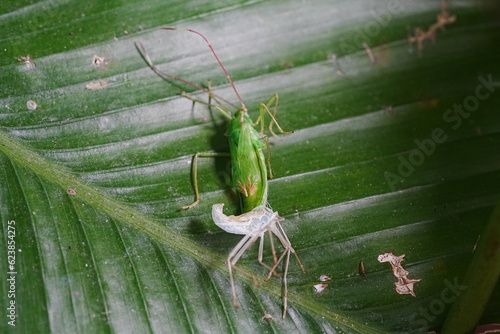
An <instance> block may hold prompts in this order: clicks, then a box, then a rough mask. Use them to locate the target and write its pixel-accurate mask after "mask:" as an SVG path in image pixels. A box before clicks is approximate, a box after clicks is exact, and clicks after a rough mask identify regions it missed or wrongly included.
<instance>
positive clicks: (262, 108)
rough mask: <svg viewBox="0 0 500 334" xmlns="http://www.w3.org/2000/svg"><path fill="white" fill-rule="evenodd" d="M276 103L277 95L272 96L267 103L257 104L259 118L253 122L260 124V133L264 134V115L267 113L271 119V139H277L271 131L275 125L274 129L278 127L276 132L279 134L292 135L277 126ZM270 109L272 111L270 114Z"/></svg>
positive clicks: (277, 101) (269, 127)
mask: <svg viewBox="0 0 500 334" xmlns="http://www.w3.org/2000/svg"><path fill="white" fill-rule="evenodd" d="M278 103H279V95H278V94H274V95H273V96H272V97H271V98H270V99H269V101H267V103H262V102H261V103H260V104H259V118H257V121H255V124H258V123H259V122H260V133H261V134H264V126H265V125H264V115H265V114H266V113H267V114H268V115H269V116H270V117H271V122H269V126H268V129H269V132H270V133H271V134H272V135H273V137H277V138H278V136H277V135H276V133H275V132H274V130H273V125H274V124H276V127H278V131H279V133H281V134H284V135H289V134H291V133H293V131H285V130H283V129H282V128H281V126H280V125H279V123H278V121H277V120H276V113H277V112H278ZM270 108H271V109H273V111H272V112H271V110H270Z"/></svg>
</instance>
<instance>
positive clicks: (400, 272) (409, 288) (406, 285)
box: [377, 253, 421, 297]
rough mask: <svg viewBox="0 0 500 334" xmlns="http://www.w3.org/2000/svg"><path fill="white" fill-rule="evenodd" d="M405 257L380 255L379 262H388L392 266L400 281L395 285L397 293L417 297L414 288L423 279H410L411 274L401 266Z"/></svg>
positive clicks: (387, 254) (388, 254) (391, 254)
mask: <svg viewBox="0 0 500 334" xmlns="http://www.w3.org/2000/svg"><path fill="white" fill-rule="evenodd" d="M404 257H405V254H403V255H400V256H397V255H394V254H393V253H384V254H380V255H379V256H378V258H377V260H378V262H380V263H383V262H388V263H390V264H391V267H392V273H393V274H394V276H395V277H396V278H397V279H398V281H397V282H395V283H394V285H395V286H396V292H397V293H398V294H400V295H412V296H413V297H416V295H415V292H414V291H413V286H414V285H415V283H418V282H420V281H421V279H420V278H418V279H411V278H408V274H409V273H410V272H409V271H407V270H405V269H404V268H403V267H402V266H401V262H403V260H404Z"/></svg>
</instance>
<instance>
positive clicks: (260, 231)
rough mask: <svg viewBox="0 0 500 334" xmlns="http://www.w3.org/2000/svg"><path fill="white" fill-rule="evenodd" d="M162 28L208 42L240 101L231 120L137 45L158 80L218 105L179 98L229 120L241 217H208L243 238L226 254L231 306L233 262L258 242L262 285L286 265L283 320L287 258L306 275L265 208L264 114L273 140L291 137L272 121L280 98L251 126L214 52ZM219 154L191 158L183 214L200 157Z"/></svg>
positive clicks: (216, 212) (215, 212)
mask: <svg viewBox="0 0 500 334" xmlns="http://www.w3.org/2000/svg"><path fill="white" fill-rule="evenodd" d="M162 29H165V30H183V31H188V32H191V33H194V34H196V35H198V36H200V37H201V38H203V40H204V41H205V42H206V43H207V45H208V47H209V48H210V50H211V52H212V54H213V55H214V57H215V59H216V60H217V62H218V63H219V66H220V67H221V68H222V70H223V72H224V74H225V76H226V78H227V80H228V82H229V84H230V85H231V87H232V89H233V91H234V92H235V94H236V97H237V98H238V101H239V102H240V104H241V107H240V108H239V109H238V110H237V112H236V113H235V114H234V116H233V115H232V114H231V112H229V111H228V110H227V108H226V107H225V106H224V105H223V104H222V102H225V103H226V104H229V105H231V106H234V105H233V104H232V103H230V102H228V101H226V100H225V99H223V98H221V97H219V96H217V95H215V94H213V93H212V91H211V89H210V88H209V89H206V88H203V87H200V86H198V85H196V84H194V83H191V82H189V81H186V80H184V79H181V78H178V77H176V76H173V75H170V74H167V73H164V72H162V71H160V70H159V69H158V68H157V67H156V66H155V65H154V64H153V62H152V61H151V59H150V58H149V56H148V54H147V52H146V49H145V48H144V46H143V45H142V44H140V43H139V44H138V46H139V51H140V52H141V55H142V56H143V58H144V59H145V60H146V62H147V64H148V65H149V67H150V68H151V69H152V70H153V71H154V72H156V73H157V74H158V75H160V76H162V77H167V78H170V79H173V80H177V81H180V82H182V83H185V84H187V85H189V86H191V87H194V88H196V89H198V90H202V91H204V92H206V93H208V94H209V97H210V98H211V99H213V100H214V101H216V103H217V104H211V103H206V102H202V101H199V100H195V99H193V98H191V97H190V96H189V95H187V94H183V95H184V96H186V97H188V98H190V99H191V100H193V101H194V102H201V103H204V104H208V105H209V106H211V107H214V108H215V109H217V110H218V111H219V112H220V113H221V114H222V115H224V116H225V117H226V118H228V119H229V127H228V131H227V136H228V138H229V148H230V157H231V163H232V180H233V186H234V188H235V189H236V191H237V192H238V193H239V195H240V199H241V207H242V212H243V213H242V214H241V215H239V216H226V215H225V214H224V213H223V212H222V210H223V206H224V204H215V205H213V208H212V217H213V219H214V222H215V223H216V224H217V225H218V226H219V227H220V228H222V229H223V230H225V231H226V232H228V233H233V234H242V235H244V237H243V239H242V240H241V241H240V242H239V243H238V244H237V246H236V247H235V248H234V249H233V250H232V251H231V252H230V254H229V256H228V260H227V264H228V270H229V274H230V282H231V290H232V296H233V304H234V306H235V307H238V303H237V297H236V289H235V285H234V280H233V274H232V270H233V269H238V268H237V267H236V263H237V262H238V260H239V259H240V257H241V256H242V255H243V253H244V252H245V251H246V250H247V249H248V248H249V247H250V246H251V245H252V244H253V243H254V242H255V241H256V240H257V239H259V238H260V245H259V253H258V262H259V263H260V264H262V265H263V266H264V267H266V268H267V269H268V270H269V274H268V277H267V278H266V281H267V280H268V279H269V278H270V277H271V276H272V275H273V274H275V275H276V276H278V274H276V271H275V269H276V268H277V266H278V265H279V264H280V263H281V261H282V260H284V267H285V268H284V271H283V276H282V277H283V304H284V308H283V314H282V316H283V318H284V317H285V315H286V310H287V293H288V290H287V274H288V266H289V261H290V254H291V253H293V254H294V256H295V258H296V259H297V262H298V263H299V265H300V267H301V269H302V272H303V273H305V270H304V266H303V265H302V262H301V261H300V259H299V257H298V256H297V254H296V252H295V250H294V249H293V247H292V245H291V243H290V241H289V240H288V237H287V236H286V234H285V231H284V230H283V228H282V227H281V224H280V223H279V221H282V220H284V218H282V217H280V216H279V215H278V213H277V212H273V211H272V210H271V209H269V208H268V207H267V204H268V203H267V192H268V185H267V178H268V170H269V176H270V177H271V178H272V170H271V164H270V149H269V142H268V140H267V136H266V135H265V134H264V127H265V125H264V116H265V114H268V115H269V116H270V118H271V122H270V124H269V126H268V129H269V132H270V133H271V134H272V135H273V136H276V134H275V132H274V131H273V125H276V127H277V128H278V130H279V132H280V133H282V134H289V133H291V132H286V131H283V129H282V128H281V127H280V126H279V124H278V122H277V121H276V112H277V110H278V100H279V97H278V95H277V94H274V95H273V96H272V97H271V99H270V100H269V101H268V102H267V103H260V106H259V110H260V114H259V117H258V119H257V121H256V122H255V123H254V122H253V121H252V119H251V118H250V116H249V115H248V110H247V108H246V106H245V103H244V102H243V99H242V98H241V96H240V94H239V93H238V90H237V89H236V86H235V84H234V82H233V80H232V79H231V76H230V75H229V73H228V72H227V70H226V68H225V67H224V65H223V64H222V62H221V60H220V59H219V57H218V56H217V54H216V52H215V51H214V49H213V47H212V45H211V44H210V42H209V41H208V40H207V38H206V37H205V36H204V35H202V34H201V33H199V32H197V31H195V30H192V29H179V28H162ZM270 106H272V108H271V109H273V111H271V110H270ZM259 123H260V131H257V130H256V129H255V126H256V125H257V124H259ZM263 149H267V159H266V158H265V157H264V153H263ZM219 155H221V154H219V153H213V152H210V153H196V154H195V155H194V156H193V161H192V174H193V175H192V178H193V187H194V191H195V201H194V202H193V203H192V204H190V205H187V206H184V207H182V208H181V209H189V208H192V207H194V206H195V205H197V204H198V203H199V201H200V194H199V189H198V182H197V160H198V157H215V156H219ZM266 160H267V166H266ZM266 231H268V232H269V235H270V242H271V251H272V256H273V260H274V265H273V266H272V267H270V266H268V265H266V264H265V263H264V262H263V261H262V257H263V248H264V234H265V232H266ZM273 235H274V236H276V237H277V238H278V240H279V241H280V243H281V244H282V246H283V248H284V251H283V252H282V253H281V255H280V256H279V258H278V257H277V256H276V252H275V249H274V243H273ZM251 278H252V279H253V280H254V283H256V279H255V276H253V275H252V276H251ZM256 285H257V284H256Z"/></svg>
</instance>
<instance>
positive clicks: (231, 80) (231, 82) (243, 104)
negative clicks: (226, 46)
mask: <svg viewBox="0 0 500 334" xmlns="http://www.w3.org/2000/svg"><path fill="white" fill-rule="evenodd" d="M161 29H164V30H182V31H189V32H192V33H194V34H196V35H198V36H200V37H201V38H203V40H204V41H205V42H206V43H207V45H208V47H209V48H210V51H212V54H213V55H214V57H215V59H216V60H217V62H218V63H219V66H220V67H221V68H222V71H224V74H225V76H226V79H227V81H228V82H229V84H230V85H231V87H232V88H233V90H234V93H235V94H236V97H237V98H238V100H239V101H240V103H241V107H242V109H243V110H245V111H246V110H247V107H246V106H245V103H244V102H243V99H242V98H241V96H240V93H238V90H237V89H236V86H235V84H234V81H233V79H231V76H230V75H229V72H228V71H227V70H226V68H225V67H224V65H223V64H222V61H221V60H220V58H219V56H217V53H216V52H215V50H214V48H213V47H212V44H210V42H209V41H208V39H207V38H206V37H205V36H204V35H203V34H202V33H200V32H198V31H196V30H193V29H183V28H161Z"/></svg>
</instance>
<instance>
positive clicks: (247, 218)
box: [212, 203, 305, 318]
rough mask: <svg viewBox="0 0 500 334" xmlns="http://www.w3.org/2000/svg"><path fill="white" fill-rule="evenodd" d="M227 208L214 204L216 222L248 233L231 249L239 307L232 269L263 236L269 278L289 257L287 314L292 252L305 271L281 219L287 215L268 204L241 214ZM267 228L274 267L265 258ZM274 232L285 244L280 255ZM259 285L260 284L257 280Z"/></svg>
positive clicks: (230, 265)
mask: <svg viewBox="0 0 500 334" xmlns="http://www.w3.org/2000/svg"><path fill="white" fill-rule="evenodd" d="M223 208H224V204H222V203H221V204H214V205H213V206H212V218H213V220H214V222H215V224H216V225H217V226H219V227H220V228H222V229H223V230H224V231H226V232H228V233H232V234H242V235H244V237H243V238H242V239H241V240H240V242H238V244H237V245H236V246H235V247H234V248H233V250H232V251H231V252H230V253H229V256H228V260H227V263H228V270H229V278H230V282H231V290H232V295H233V303H234V306H235V307H238V303H237V302H236V289H235V286H234V281H233V272H232V269H233V268H234V269H238V267H236V263H237V262H238V260H239V259H240V257H241V256H242V255H243V253H244V252H245V251H246V250H247V249H248V248H250V246H251V245H252V244H253V243H254V242H255V241H256V240H257V239H258V238H261V242H260V245H259V255H258V260H259V263H260V264H262V265H263V266H264V267H266V268H267V269H268V270H269V275H268V277H267V278H266V280H268V279H269V278H270V277H271V276H272V275H273V274H275V275H276V276H279V275H278V274H277V273H276V268H277V267H278V265H279V264H280V263H281V261H282V260H283V259H284V258H285V257H286V259H285V268H284V271H283V277H282V282H283V291H282V292H283V306H284V308H283V318H284V317H285V315H286V309H287V296H288V287H287V274H288V266H289V263H290V253H293V254H294V255H295V258H296V259H297V262H298V263H299V265H300V268H301V269H302V272H305V270H304V266H303V265H302V262H301V261H300V259H299V257H298V256H297V253H296V252H295V250H294V249H293V248H292V245H291V243H290V240H288V237H287V236H286V234H285V231H284V230H283V228H282V227H281V225H280V223H279V221H281V220H284V218H282V217H280V216H279V215H278V213H277V212H273V211H272V210H271V209H269V208H266V207H264V206H259V207H257V208H255V209H253V210H252V211H250V212H247V213H244V214H242V215H239V216H226V215H225V214H224V213H223V212H222V210H223ZM266 231H268V232H269V237H270V240H271V250H272V253H273V254H272V255H273V260H274V265H273V267H272V268H271V267H269V266H268V265H266V264H264V263H263V262H262V255H263V247H264V242H263V241H264V233H265V232H266ZM273 234H274V235H276V237H277V238H278V240H279V241H280V243H281V244H282V245H283V248H284V251H283V253H282V254H281V255H280V257H279V258H278V259H277V258H276V252H275V249H274V243H273V236H272V235H273ZM245 274H247V275H248V273H246V272H245ZM251 278H252V279H253V281H254V283H256V279H255V276H253V275H251ZM256 285H258V284H257V283H256Z"/></svg>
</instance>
